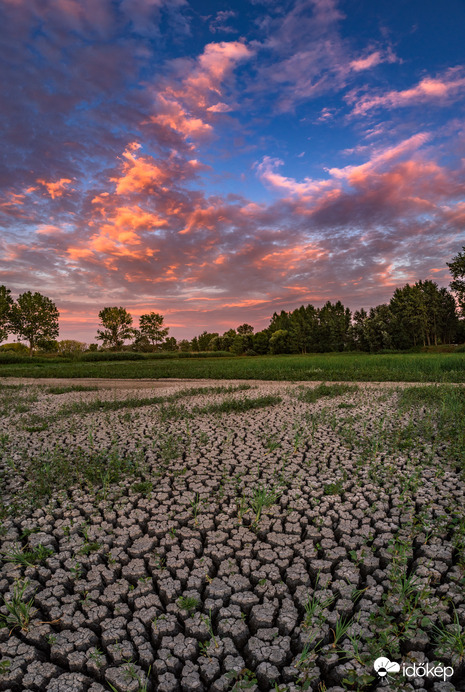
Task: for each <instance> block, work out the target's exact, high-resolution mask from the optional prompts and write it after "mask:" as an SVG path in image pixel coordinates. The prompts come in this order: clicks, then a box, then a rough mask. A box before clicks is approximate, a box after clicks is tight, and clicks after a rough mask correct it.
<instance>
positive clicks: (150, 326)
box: [139, 312, 169, 348]
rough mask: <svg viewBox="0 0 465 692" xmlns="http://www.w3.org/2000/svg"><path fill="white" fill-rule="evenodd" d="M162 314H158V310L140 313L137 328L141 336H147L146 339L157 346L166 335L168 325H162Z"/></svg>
mask: <svg viewBox="0 0 465 692" xmlns="http://www.w3.org/2000/svg"><path fill="white" fill-rule="evenodd" d="M164 319H165V318H164V317H163V315H159V314H158V312H150V313H148V314H147V315H141V316H140V319H139V329H140V333H141V334H142V336H145V337H147V339H148V340H149V341H150V342H151V343H152V344H153V346H155V348H158V344H161V342H162V341H163V340H164V339H165V338H166V337H167V336H168V332H169V327H164V326H163V322H164Z"/></svg>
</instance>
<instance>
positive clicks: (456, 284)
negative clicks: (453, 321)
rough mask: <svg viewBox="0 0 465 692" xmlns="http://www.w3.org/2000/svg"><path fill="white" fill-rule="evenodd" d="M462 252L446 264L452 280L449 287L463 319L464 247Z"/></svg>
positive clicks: (464, 306)
mask: <svg viewBox="0 0 465 692" xmlns="http://www.w3.org/2000/svg"><path fill="white" fill-rule="evenodd" d="M462 250H463V252H459V253H458V254H457V255H455V257H453V258H452V262H447V266H448V267H449V269H450V273H451V274H452V278H453V279H454V280H453V281H452V283H451V284H450V287H451V289H452V290H453V291H454V293H455V294H456V296H457V300H458V302H459V305H460V309H461V310H462V315H463V316H464V317H465V245H464V246H463V247H462Z"/></svg>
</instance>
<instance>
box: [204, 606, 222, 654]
mask: <svg viewBox="0 0 465 692" xmlns="http://www.w3.org/2000/svg"><path fill="white" fill-rule="evenodd" d="M201 620H202V622H203V624H204V625H205V627H206V628H207V632H208V634H209V635H210V642H213V643H214V645H215V649H217V648H218V641H217V639H216V637H215V634H214V632H213V625H212V611H211V608H210V610H209V612H208V615H202V616H201ZM208 646H209V643H207V648H208Z"/></svg>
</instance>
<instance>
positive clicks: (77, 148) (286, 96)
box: [0, 0, 465, 342]
mask: <svg viewBox="0 0 465 692" xmlns="http://www.w3.org/2000/svg"><path fill="white" fill-rule="evenodd" d="M441 13H442V14H441ZM0 18H1V22H2V24H1V26H2V29H1V30H0V33H1V34H2V36H1V45H2V77H3V79H2V81H3V85H2V86H3V88H2V101H3V105H2V109H1V110H2V113H1V119H2V128H1V131H2V149H3V162H4V164H3V166H2V169H1V170H2V172H1V174H0V185H1V189H0V223H1V229H2V231H1V237H0V263H1V264H0V267H1V276H0V284H4V285H6V286H7V287H8V288H10V289H11V290H12V293H13V295H14V297H17V295H18V294H19V293H22V292H24V291H28V290H31V291H33V292H34V291H39V292H40V293H43V294H44V295H47V296H48V297H50V298H51V299H52V300H53V301H54V302H55V303H56V305H57V307H58V309H59V310H60V338H61V339H66V338H74V339H79V340H82V341H87V342H91V341H93V340H94V338H95V334H96V329H97V323H98V312H99V311H100V310H101V309H102V308H103V307H105V306H116V305H117V306H120V305H121V306H124V307H125V308H127V310H128V311H129V312H130V313H131V314H132V315H133V317H134V318H135V322H137V317H138V316H139V315H140V314H143V313H146V312H151V311H155V312H158V313H161V314H163V315H164V316H165V324H166V326H168V327H170V336H175V337H176V338H178V339H180V338H185V337H187V338H191V337H192V336H194V334H199V333H200V332H202V331H203V330H207V331H209V332H213V331H216V332H220V333H223V332H224V331H226V330H227V329H229V328H231V327H237V326H238V325H239V324H241V323H243V322H247V323H249V324H252V325H254V327H255V328H256V329H257V330H258V329H262V328H264V327H265V326H267V325H268V323H269V320H270V318H271V316H272V314H273V312H275V311H278V312H279V311H280V310H282V309H284V310H292V309H294V308H296V307H298V306H300V305H302V304H307V303H312V304H314V305H316V306H320V305H322V304H323V303H324V302H326V301H327V300H331V301H336V300H341V301H342V302H343V303H344V305H346V306H348V307H350V308H351V309H359V308H361V307H365V308H366V309H367V308H369V307H370V306H374V305H377V304H379V303H383V302H387V301H389V299H390V297H391V295H392V293H393V291H394V290H395V288H396V287H399V286H403V285H405V284H406V283H407V282H410V283H412V282H415V281H417V280H419V279H432V280H433V281H435V282H437V283H438V284H439V285H440V286H447V285H448V284H449V282H450V280H451V277H450V274H449V271H448V268H447V266H446V262H450V261H451V259H452V257H453V256H454V255H456V254H457V252H458V251H459V250H460V249H461V247H462V246H463V245H465V119H464V115H465V52H464V48H463V27H464V26H465V5H464V4H463V3H461V2H459V0H450V2H449V3H447V5H445V6H443V7H441V8H438V5H437V3H433V2H424V1H422V2H420V1H419V0H412V1H411V2H410V3H405V2H401V0H393V2H391V3H389V4H385V3H373V2H371V1H370V0H360V2H357V3H353V2H349V0H346V1H345V2H343V1H339V2H338V1H337V0H292V1H289V2H282V1H275V0H252V1H249V2H242V1H235V0H233V1H232V2H228V3H226V2H212V1H210V2H204V1H200V0H0Z"/></svg>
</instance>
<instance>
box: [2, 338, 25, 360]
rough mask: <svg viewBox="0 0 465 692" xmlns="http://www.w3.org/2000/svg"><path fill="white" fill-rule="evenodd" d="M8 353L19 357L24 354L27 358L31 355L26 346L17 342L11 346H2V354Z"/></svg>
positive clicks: (10, 344)
mask: <svg viewBox="0 0 465 692" xmlns="http://www.w3.org/2000/svg"><path fill="white" fill-rule="evenodd" d="M4 351H7V352H8V353H16V354H17V355H22V354H23V353H24V354H25V355H26V356H27V355H29V349H28V347H27V346H26V345H25V344H22V343H20V342H19V341H15V342H13V343H9V344H2V345H1V346H0V353H3V352H4Z"/></svg>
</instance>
